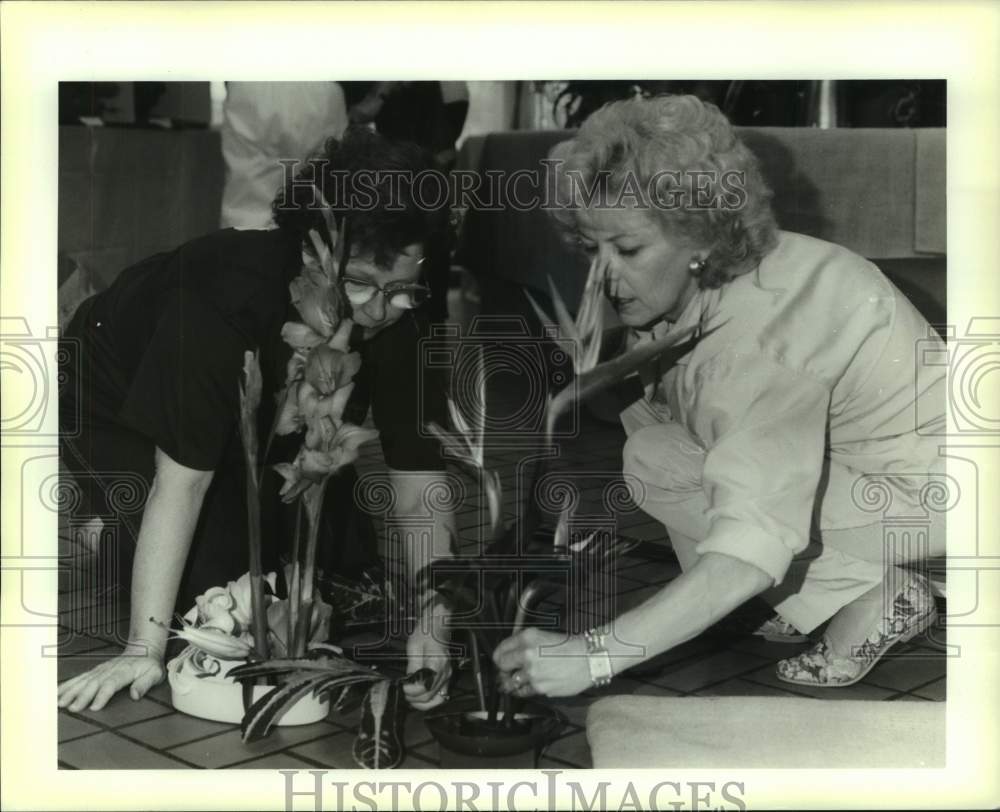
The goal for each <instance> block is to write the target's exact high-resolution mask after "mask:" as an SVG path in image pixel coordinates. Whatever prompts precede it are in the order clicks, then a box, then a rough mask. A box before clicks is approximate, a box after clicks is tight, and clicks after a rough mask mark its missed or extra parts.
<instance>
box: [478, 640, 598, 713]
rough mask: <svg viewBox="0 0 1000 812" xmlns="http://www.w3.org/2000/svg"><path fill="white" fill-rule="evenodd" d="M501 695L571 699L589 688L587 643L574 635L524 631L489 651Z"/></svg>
mask: <svg viewBox="0 0 1000 812" xmlns="http://www.w3.org/2000/svg"><path fill="white" fill-rule="evenodd" d="M493 662H495V663H496V665H497V668H499V669H500V687H501V689H502V690H503V691H504V692H505V693H510V694H514V695H515V696H521V697H527V696H533V695H535V694H541V695H542V696H575V695H576V694H578V693H580V692H581V691H585V690H587V689H588V688H590V687H591V685H592V682H591V679H590V668H589V667H588V665H587V644H586V643H585V642H584V641H583V638H581V637H578V636H575V635H574V636H571V637H567V636H566V635H565V634H557V633H555V632H546V631H541V630H540V629H524V630H523V631H520V632H517V633H516V634H513V635H511V636H510V637H508V638H507V639H506V640H504V641H503V642H502V643H500V645H498V646H497V647H496V650H495V651H494V652H493Z"/></svg>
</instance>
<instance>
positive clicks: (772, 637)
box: [753, 632, 809, 643]
mask: <svg viewBox="0 0 1000 812" xmlns="http://www.w3.org/2000/svg"><path fill="white" fill-rule="evenodd" d="M753 636H754V637H758V638H760V639H761V640H767V642H768V643H808V642H809V635H807V634H771V633H770V632H754V633H753Z"/></svg>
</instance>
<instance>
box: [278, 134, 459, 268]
mask: <svg viewBox="0 0 1000 812" xmlns="http://www.w3.org/2000/svg"><path fill="white" fill-rule="evenodd" d="M431 168H432V162H431V159H430V156H429V155H428V154H427V153H426V152H425V151H424V150H423V149H421V148H420V147H419V146H417V145H416V144H412V143H409V142H406V141H395V140H392V139H389V138H386V137H384V136H381V135H378V134H377V133H375V132H374V131H372V130H369V129H367V128H364V127H351V128H349V129H348V130H347V131H346V132H345V133H344V135H343V136H342V137H341V138H339V139H337V138H329V139H327V141H326V143H325V144H324V147H323V149H322V150H321V151H320V152H319V153H318V154H316V155H314V156H312V157H310V158H309V159H307V160H306V161H305V162H303V163H302V165H301V167H300V168H299V170H298V171H297V172H296V174H295V178H294V180H293V181H292V182H290V183H289V184H287V185H286V186H285V187H284V188H283V189H281V191H279V193H278V196H277V197H276V198H275V200H274V202H273V203H272V205H271V212H272V215H273V217H274V222H275V224H276V225H277V226H278V227H279V228H282V229H287V230H290V231H292V232H295V233H297V234H298V235H299V237H300V238H301V239H302V240H303V241H304V243H305V245H306V247H307V248H309V247H310V246H311V243H310V241H309V240H308V233H309V231H310V229H315V230H317V231H318V232H319V233H320V234H321V235H323V236H324V239H325V237H326V229H325V227H324V221H323V215H322V213H321V211H320V208H319V206H320V205H321V203H322V201H326V202H327V203H328V204H329V205H330V208H332V209H333V212H334V217H335V219H336V222H337V225H338V228H341V229H342V228H343V222H344V220H345V218H346V219H347V221H348V233H349V239H350V244H351V247H352V252H357V253H361V254H371V255H372V256H373V258H374V260H375V262H376V264H378V265H381V266H386V267H387V266H389V265H391V264H392V262H393V260H394V259H395V257H396V256H398V255H399V254H400V253H401V252H402V250H403V249H404V248H405V247H406V246H408V245H412V244H413V243H426V242H427V241H428V239H430V238H431V236H432V235H433V234H435V233H436V232H438V231H440V230H441V229H443V228H445V227H446V223H447V210H446V209H444V208H442V207H439V208H437V209H430V208H428V207H426V206H423V205H421V204H420V200H419V198H418V197H417V196H415V194H414V183H413V179H414V178H415V177H417V176H418V175H419V174H420V173H421V172H424V171H427V170H430V169H431ZM317 192H318V193H317ZM320 195H322V197H320Z"/></svg>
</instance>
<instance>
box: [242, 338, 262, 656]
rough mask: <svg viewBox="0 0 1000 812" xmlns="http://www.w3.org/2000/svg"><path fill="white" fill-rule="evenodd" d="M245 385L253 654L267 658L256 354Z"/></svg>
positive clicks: (248, 360) (249, 359) (247, 361)
mask: <svg viewBox="0 0 1000 812" xmlns="http://www.w3.org/2000/svg"><path fill="white" fill-rule="evenodd" d="M243 371H244V373H245V377H246V385H245V387H243V386H241V387H240V434H241V435H242V440H243V456H244V459H245V460H246V469H247V472H246V494H247V541H248V544H249V547H250V612H251V615H252V619H251V623H252V628H253V651H254V655H255V656H256V657H258V658H260V659H261V660H266V659H267V657H268V646H267V616H266V614H265V608H264V567H263V562H262V559H261V541H260V482H259V479H258V471H257V408H258V406H260V396H261V388H262V381H261V374H260V363H259V361H258V357H257V355H256V353H251V352H249V351H248V352H246V353H245V354H244V365H243Z"/></svg>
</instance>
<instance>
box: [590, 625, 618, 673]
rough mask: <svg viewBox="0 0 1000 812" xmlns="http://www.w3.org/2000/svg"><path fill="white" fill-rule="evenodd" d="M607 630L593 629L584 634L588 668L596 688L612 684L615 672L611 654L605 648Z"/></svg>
mask: <svg viewBox="0 0 1000 812" xmlns="http://www.w3.org/2000/svg"><path fill="white" fill-rule="evenodd" d="M606 636H607V630H606V629H601V628H596V627H595V628H593V629H589V630H588V631H585V632H584V633H583V639H584V640H586V641H587V667H588V668H589V669H590V681H591V682H592V683H593V684H594V687H595V688H602V687H604V686H605V685H607V684H608V683H609V682H611V678H612V677H613V676H614V671H613V670H612V669H611V654H609V653H608V650H607V649H606V648H605V647H604V638H605V637H606Z"/></svg>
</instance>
